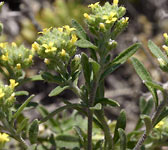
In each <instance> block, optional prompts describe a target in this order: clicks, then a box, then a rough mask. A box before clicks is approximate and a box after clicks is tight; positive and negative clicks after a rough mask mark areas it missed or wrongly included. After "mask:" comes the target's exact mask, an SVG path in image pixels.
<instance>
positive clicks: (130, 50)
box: [101, 43, 140, 80]
mask: <svg viewBox="0 0 168 150" xmlns="http://www.w3.org/2000/svg"><path fill="white" fill-rule="evenodd" d="M139 48H140V43H135V44H133V45H132V46H130V47H129V48H127V49H126V50H124V51H123V52H121V53H120V54H119V55H118V56H117V57H116V58H115V59H114V60H113V61H112V62H111V63H110V64H109V65H108V67H107V68H106V69H105V71H104V73H103V74H102V76H101V80H102V79H104V78H105V77H106V76H107V75H109V74H110V73H112V72H113V71H115V70H116V69H117V68H118V67H119V66H120V65H122V64H124V63H125V62H126V61H127V60H128V59H129V58H130V57H131V56H132V55H133V54H135V52H136V51H137V50H138V49H139Z"/></svg>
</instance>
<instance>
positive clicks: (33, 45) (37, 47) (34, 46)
mask: <svg viewBox="0 0 168 150" xmlns="http://www.w3.org/2000/svg"><path fill="white" fill-rule="evenodd" d="M32 49H33V50H35V51H37V50H38V49H39V44H38V43H37V42H34V43H33V44H32Z"/></svg>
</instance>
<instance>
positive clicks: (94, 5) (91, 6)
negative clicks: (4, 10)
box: [88, 2, 99, 9]
mask: <svg viewBox="0 0 168 150" xmlns="http://www.w3.org/2000/svg"><path fill="white" fill-rule="evenodd" d="M97 6H99V2H97V3H95V4H90V5H88V7H90V8H92V9H94V8H96V7H97Z"/></svg>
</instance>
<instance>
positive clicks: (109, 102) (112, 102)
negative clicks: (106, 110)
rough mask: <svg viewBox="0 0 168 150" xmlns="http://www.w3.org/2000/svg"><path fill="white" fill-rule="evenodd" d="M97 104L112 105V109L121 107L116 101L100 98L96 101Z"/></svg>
mask: <svg viewBox="0 0 168 150" xmlns="http://www.w3.org/2000/svg"><path fill="white" fill-rule="evenodd" d="M95 103H96V104H97V103H101V104H105V105H110V106H112V107H119V106H120V104H119V103H118V102H116V101H115V100H112V99H110V98H100V99H96V102H95Z"/></svg>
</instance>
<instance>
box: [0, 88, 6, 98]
mask: <svg viewBox="0 0 168 150" xmlns="http://www.w3.org/2000/svg"><path fill="white" fill-rule="evenodd" d="M4 95H5V93H4V92H3V91H2V89H0V98H2V97H4Z"/></svg>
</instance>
